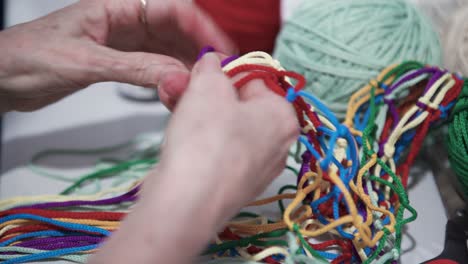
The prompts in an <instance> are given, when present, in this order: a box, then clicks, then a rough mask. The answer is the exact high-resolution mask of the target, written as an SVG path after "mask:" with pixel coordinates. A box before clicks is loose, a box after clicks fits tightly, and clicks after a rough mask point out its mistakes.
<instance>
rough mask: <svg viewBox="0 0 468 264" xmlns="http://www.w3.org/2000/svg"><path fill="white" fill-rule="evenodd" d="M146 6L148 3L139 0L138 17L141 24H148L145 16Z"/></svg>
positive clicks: (144, 0)
mask: <svg viewBox="0 0 468 264" xmlns="http://www.w3.org/2000/svg"><path fill="white" fill-rule="evenodd" d="M147 6H148V3H147V2H146V0H140V7H141V10H140V19H141V22H142V23H143V24H145V25H146V24H148V20H147V18H146V7H147Z"/></svg>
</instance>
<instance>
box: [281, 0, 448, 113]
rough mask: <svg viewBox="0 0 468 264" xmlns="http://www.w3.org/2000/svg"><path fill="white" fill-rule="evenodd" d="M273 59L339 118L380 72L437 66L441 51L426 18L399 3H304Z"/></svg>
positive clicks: (391, 0)
mask: <svg viewBox="0 0 468 264" xmlns="http://www.w3.org/2000/svg"><path fill="white" fill-rule="evenodd" d="M274 56H275V57H276V58H277V59H278V60H279V61H280V62H281V64H282V65H283V67H284V68H286V69H287V70H290V71H295V72H298V73H301V74H303V75H304V77H306V79H307V86H306V90H308V91H310V92H312V93H313V94H315V95H316V96H318V97H319V98H320V99H321V100H322V101H323V102H325V103H326V105H327V106H328V107H329V108H330V109H331V110H332V111H334V112H335V114H336V115H337V116H338V117H339V118H343V117H344V116H345V113H346V109H347V107H348V101H349V98H350V96H351V95H352V94H353V93H354V92H356V91H357V90H359V89H360V88H362V87H363V86H364V85H366V84H367V83H368V82H369V81H370V80H371V79H374V78H376V77H377V75H378V74H379V73H380V71H381V70H383V69H384V68H386V67H387V66H389V65H391V64H395V63H401V62H403V61H406V60H416V61H419V62H423V63H427V64H431V65H440V64H441V61H442V50H441V46H440V40H439V37H438V35H437V33H436V32H435V30H434V29H433V27H432V25H431V23H430V21H429V20H428V18H426V17H425V16H424V15H423V14H422V13H421V12H420V11H419V10H417V9H416V7H414V6H413V5H412V4H410V3H408V2H406V1H404V0H304V1H303V3H302V4H301V5H300V6H299V7H298V8H297V9H296V10H295V12H294V13H293V15H292V16H291V18H290V19H289V20H287V21H286V23H285V24H284V26H283V28H282V29H281V32H280V35H279V37H278V39H277V43H276V49H275V54H274Z"/></svg>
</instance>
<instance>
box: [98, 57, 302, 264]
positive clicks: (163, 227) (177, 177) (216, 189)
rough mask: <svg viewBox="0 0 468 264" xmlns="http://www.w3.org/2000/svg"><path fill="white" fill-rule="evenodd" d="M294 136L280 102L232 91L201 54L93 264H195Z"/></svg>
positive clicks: (259, 85) (293, 123) (289, 113)
mask: <svg viewBox="0 0 468 264" xmlns="http://www.w3.org/2000/svg"><path fill="white" fill-rule="evenodd" d="M298 135H299V126H298V122H297V118H296V115H295V113H294V110H293V107H292V106H291V105H290V104H289V103H288V102H287V101H286V99H285V98H282V97H280V96H278V95H276V94H274V93H273V92H271V91H269V90H268V88H267V87H266V86H265V85H264V84H263V82H261V81H252V82H250V83H249V84H248V85H246V86H245V87H243V88H242V89H241V90H240V91H239V92H238V91H237V90H236V89H235V88H234V86H233V85H232V82H231V80H230V79H228V78H227V77H226V76H225V75H224V73H223V72H222V70H221V67H220V60H219V59H218V57H217V56H216V55H214V54H207V55H206V56H204V57H203V59H202V60H201V61H200V62H198V64H196V65H195V67H194V69H193V71H192V74H191V79H190V83H189V86H188V88H187V91H186V92H185V93H184V95H183V96H182V98H181V100H180V102H179V103H178V105H177V107H176V108H175V111H174V114H173V116H172V119H171V121H170V123H169V127H168V129H167V131H166V142H165V143H164V146H163V150H162V157H161V162H160V165H159V166H158V168H157V171H155V172H153V173H152V174H151V175H149V176H148V177H147V178H146V180H145V183H144V186H143V193H142V196H141V200H140V201H139V203H138V204H137V206H136V207H135V210H134V211H133V212H132V213H131V214H130V215H129V217H128V219H127V220H126V221H124V223H123V224H122V227H121V230H119V231H117V233H116V234H115V235H114V236H113V237H112V238H111V239H110V241H109V242H108V244H107V245H104V247H103V249H102V251H101V253H100V254H98V255H97V256H96V258H95V259H94V262H92V263H94V264H95V263H131V262H133V263H193V258H194V257H195V256H196V255H197V254H199V253H200V252H201V251H202V250H203V249H204V247H205V246H206V245H207V243H208V242H209V240H210V239H211V238H213V236H214V234H215V232H216V231H217V230H218V228H220V227H221V226H222V225H224V224H225V222H226V221H227V220H228V219H229V218H230V217H232V216H234V215H235V213H237V212H238V210H239V209H240V208H241V207H242V206H244V205H246V204H247V203H248V202H250V201H252V200H253V199H254V198H255V197H256V196H257V195H258V194H260V193H261V192H262V191H263V190H264V189H265V188H266V187H267V186H268V185H269V184H270V183H271V182H272V181H273V180H274V179H275V178H276V177H277V176H278V175H279V174H280V173H281V171H282V170H283V169H284V166H285V163H286V158H287V155H288V150H289V147H290V145H291V144H292V143H293V142H294V141H295V140H296V139H297V136H298ZM156 219H157V220H156ZM126 245H132V250H131V251H126V250H125V246H126ZM174 245H177V246H174ZM120 252H125V254H123V253H120Z"/></svg>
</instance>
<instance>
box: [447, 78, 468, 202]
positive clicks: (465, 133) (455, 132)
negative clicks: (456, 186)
mask: <svg viewBox="0 0 468 264" xmlns="http://www.w3.org/2000/svg"><path fill="white" fill-rule="evenodd" d="M447 152H448V158H449V161H450V165H451V167H452V169H453V171H454V172H455V174H456V176H457V177H458V180H459V183H460V185H461V192H462V195H463V196H464V197H465V198H466V197H468V167H467V164H468V84H466V83H465V86H464V87H463V91H462V93H461V94H460V98H459V99H458V102H457V104H456V105H455V107H454V109H453V111H452V115H451V122H450V123H449V128H448V135H447Z"/></svg>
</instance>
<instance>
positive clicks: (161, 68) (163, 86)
mask: <svg viewBox="0 0 468 264" xmlns="http://www.w3.org/2000/svg"><path fill="white" fill-rule="evenodd" d="M97 48H98V49H99V50H98V51H96V52H95V53H94V54H100V55H99V56H98V59H99V61H100V62H99V64H100V66H101V67H99V70H98V78H99V81H114V82H122V83H129V84H133V85H137V86H142V87H147V88H157V89H158V91H159V94H160V97H161V100H162V101H163V103H164V104H165V105H166V106H168V107H169V108H171V106H173V105H174V104H175V102H176V101H177V100H178V99H179V98H180V96H181V95H182V93H183V92H184V91H185V89H186V87H187V85H188V83H189V80H190V72H189V70H188V69H187V67H186V66H185V65H184V64H183V63H182V62H181V61H179V60H177V59H175V58H172V57H169V56H165V55H159V54H153V53H144V52H122V51H117V50H114V49H111V48H107V47H102V46H99V47H97Z"/></svg>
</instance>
